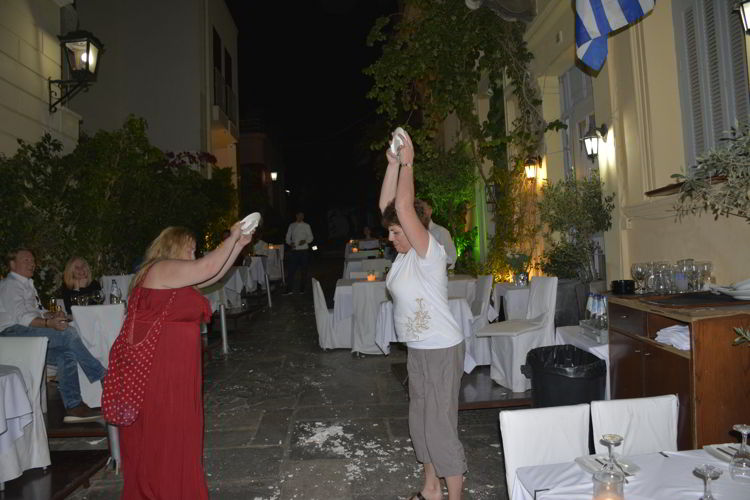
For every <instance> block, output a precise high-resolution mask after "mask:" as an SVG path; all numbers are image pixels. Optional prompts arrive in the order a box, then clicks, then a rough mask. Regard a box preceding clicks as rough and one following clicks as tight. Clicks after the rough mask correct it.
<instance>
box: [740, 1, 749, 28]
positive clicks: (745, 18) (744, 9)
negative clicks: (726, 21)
mask: <svg viewBox="0 0 750 500" xmlns="http://www.w3.org/2000/svg"><path fill="white" fill-rule="evenodd" d="M740 16H741V17H742V24H743V26H744V27H745V33H747V32H748V31H750V1H745V2H742V3H741V4H740Z"/></svg>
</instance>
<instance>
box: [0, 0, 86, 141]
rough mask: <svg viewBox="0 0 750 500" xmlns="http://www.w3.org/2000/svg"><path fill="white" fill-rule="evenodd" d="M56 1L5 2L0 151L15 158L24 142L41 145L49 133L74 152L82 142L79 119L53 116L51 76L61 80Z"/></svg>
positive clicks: (0, 25) (0, 40)
mask: <svg viewBox="0 0 750 500" xmlns="http://www.w3.org/2000/svg"><path fill="white" fill-rule="evenodd" d="M65 3H67V2H63V1H60V2H54V1H51V0H0V153H3V154H6V155H12V154H14V153H15V151H16V149H17V148H18V143H17V140H18V139H23V140H24V141H26V142H36V141H38V140H39V139H40V138H41V136H42V135H43V134H44V133H45V132H49V133H50V134H52V136H53V137H55V138H56V139H58V140H60V141H61V142H62V143H63V146H64V148H65V151H70V150H72V149H73V148H74V147H75V144H76V143H77V142H78V120H79V115H77V114H76V113H74V112H71V111H70V110H67V109H65V108H59V109H58V111H57V112H56V113H54V114H50V113H49V98H48V90H47V78H48V77H51V78H52V79H58V78H60V42H59V41H58V39H57V35H58V33H59V29H60V5H61V4H65Z"/></svg>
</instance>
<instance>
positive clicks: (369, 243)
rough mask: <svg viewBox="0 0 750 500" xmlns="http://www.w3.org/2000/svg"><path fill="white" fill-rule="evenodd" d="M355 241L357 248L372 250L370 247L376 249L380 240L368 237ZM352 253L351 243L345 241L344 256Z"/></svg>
mask: <svg viewBox="0 0 750 500" xmlns="http://www.w3.org/2000/svg"><path fill="white" fill-rule="evenodd" d="M355 241H356V242H357V248H359V250H372V249H378V248H380V240H379V239H377V238H373V239H369V240H355ZM351 253H352V244H351V242H350V243H347V244H346V248H345V249H344V256H345V257H346V256H347V255H349V254H351Z"/></svg>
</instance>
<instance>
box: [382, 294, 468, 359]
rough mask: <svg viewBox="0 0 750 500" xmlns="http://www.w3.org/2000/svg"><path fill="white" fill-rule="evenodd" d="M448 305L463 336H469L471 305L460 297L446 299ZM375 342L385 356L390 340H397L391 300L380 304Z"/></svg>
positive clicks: (389, 347)
mask: <svg viewBox="0 0 750 500" xmlns="http://www.w3.org/2000/svg"><path fill="white" fill-rule="evenodd" d="M448 307H449V308H450V310H451V314H453V317H454V318H455V319H456V322H457V323H458V327H459V328H460V329H461V331H462V332H463V334H464V338H468V337H471V321H472V320H473V319H474V316H472V314H471V307H469V304H468V303H467V302H466V299H464V298H462V297H456V298H452V299H448ZM375 330H376V333H375V344H376V345H377V346H378V347H379V348H380V350H381V351H383V353H384V354H385V355H386V356H387V355H388V354H390V352H391V342H398V341H399V340H398V338H397V336H396V325H395V323H394V321H393V302H391V301H390V300H387V301H385V302H383V303H381V304H380V310H379V311H378V320H377V325H376V329H375Z"/></svg>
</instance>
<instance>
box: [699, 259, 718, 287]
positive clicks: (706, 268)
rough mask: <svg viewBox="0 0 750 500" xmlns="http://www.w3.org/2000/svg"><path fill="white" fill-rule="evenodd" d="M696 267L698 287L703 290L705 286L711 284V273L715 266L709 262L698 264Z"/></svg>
mask: <svg viewBox="0 0 750 500" xmlns="http://www.w3.org/2000/svg"><path fill="white" fill-rule="evenodd" d="M695 265H696V266H697V267H698V286H699V287H700V289H701V290H703V287H704V286H705V284H706V283H710V282H711V271H712V270H713V267H714V266H713V264H712V263H711V262H710V261H707V260H704V261H700V262H696V263H695Z"/></svg>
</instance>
